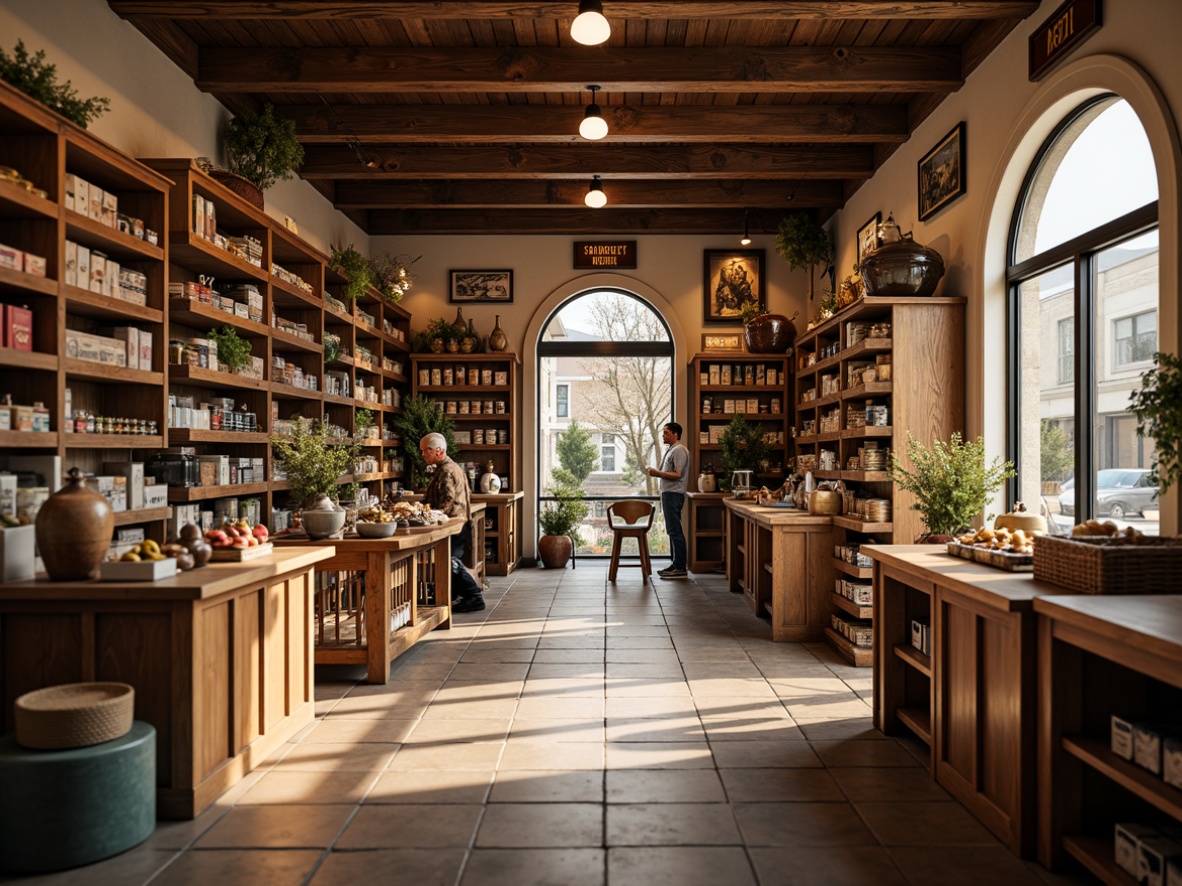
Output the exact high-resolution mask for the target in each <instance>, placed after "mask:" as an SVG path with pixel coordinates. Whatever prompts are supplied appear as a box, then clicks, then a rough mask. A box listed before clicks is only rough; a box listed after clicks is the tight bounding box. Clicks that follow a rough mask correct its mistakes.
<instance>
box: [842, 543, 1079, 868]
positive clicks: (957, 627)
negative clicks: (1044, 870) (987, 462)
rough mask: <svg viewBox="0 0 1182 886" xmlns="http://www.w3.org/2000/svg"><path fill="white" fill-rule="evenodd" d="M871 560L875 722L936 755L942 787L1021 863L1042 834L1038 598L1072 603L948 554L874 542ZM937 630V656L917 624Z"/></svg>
mask: <svg viewBox="0 0 1182 886" xmlns="http://www.w3.org/2000/svg"><path fill="white" fill-rule="evenodd" d="M861 550H862V552H863V553H865V554H867V555H869V556H870V557H871V558H872V559H873V560H874V601H875V610H876V613H875V617H874V723H875V725H876V726H877V727H878V728H879V729H881V730H882V731H883V732H885V733H887V734H888V735H896V734H899V733H900V732H902V731H903V730H904V729H908V730H910V731H911V732H913V733H915V734H916V735H917V736H919V738H921V739H922V740H923V741H925V742H926V743H927V744H928V745H929V746H930V747H931V751H932V753H931V761H932V762H931V766H932V773H933V775H934V776H935V779H936V781H938V782H939V783H940V784H941V785H943V786H944V788H946V789H947V790H948V792H949V793H951V794H952V795H953V796H954V797H956V798H957V799H958V800H960V802H961V803H963V804H964V805H965V807H966V808H967V809H968V810H969V811H970V812H972V813H973V814H974V815H975V816H976V817H977V818H978V819H980V820H981V822H982V823H983V824H984V825H985V826H986V827H988V828H989V829H990V830H991V831H993V833H994V834H996V835H997V837H998V838H999V839H1001V840H1002V841H1003V842H1004V843H1006V845H1008V846H1009V847H1010V849H1011V850H1012V851H1013V852H1014V853H1016V854H1018V855H1023V856H1025V855H1030V854H1031V853H1032V852H1033V850H1034V837H1035V822H1036V814H1035V786H1036V782H1035V769H1034V763H1035V726H1034V724H1035V716H1036V707H1035V701H1036V685H1035V679H1036V673H1037V646H1036V636H1035V614H1034V605H1035V600H1037V599H1039V598H1041V597H1047V596H1057V595H1063V594H1070V593H1071V592H1070V591H1068V590H1067V589H1065V588H1061V587H1059V586H1057V585H1052V584H1048V583H1045V582H1035V580H1034V578H1033V577H1032V576H1031V575H1030V573H1011V572H1005V571H1003V570H999V569H994V568H992V567H990V566H985V565H983V564H980V563H974V562H971V561H969V560H962V559H960V558H957V557H952V556H949V554H948V553H947V551H946V550H945V549H944V548H943V547H942V546H939V545H866V546H863V547H862V549H861ZM913 619H917V620H920V621H927V622H929V624H930V634H929V636H930V644H929V653H930V654H928V655H925V654H923V653H922V652H921V651H920V650H919V649H918V648H916V647H914V646H913V645H912V643H911V634H912V620H913Z"/></svg>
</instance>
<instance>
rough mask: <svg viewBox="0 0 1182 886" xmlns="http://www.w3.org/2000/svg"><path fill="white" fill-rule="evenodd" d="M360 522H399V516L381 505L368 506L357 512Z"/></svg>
mask: <svg viewBox="0 0 1182 886" xmlns="http://www.w3.org/2000/svg"><path fill="white" fill-rule="evenodd" d="M357 522H358V523H397V522H398V518H397V517H395V516H394V514H392V513H391V512H390V511H387V510H385V509H383V508H381V507H374V508H367V509H366V510H364V511H360V512H358V514H357Z"/></svg>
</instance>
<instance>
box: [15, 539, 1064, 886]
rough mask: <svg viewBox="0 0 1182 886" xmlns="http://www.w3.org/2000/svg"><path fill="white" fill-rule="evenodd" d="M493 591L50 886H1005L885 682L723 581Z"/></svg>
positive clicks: (327, 690)
mask: <svg viewBox="0 0 1182 886" xmlns="http://www.w3.org/2000/svg"><path fill="white" fill-rule="evenodd" d="M624 576H625V577H624V578H623V579H622V580H621V581H620V582H618V583H617V584H616V585H611V584H608V583H607V581H606V568H604V567H600V566H598V565H596V564H592V563H586V562H580V563H579V564H578V566H577V568H576V569H573V570H572V569H567V570H566V571H563V572H554V571H544V570H521V571H518V572H516V573H514V574H513V575H512V576H510V577H508V578H504V579H494V580H493V589H492V591H491V592H490V593H489V594H488V595H487V600H488V602H489V608H488V609H487V610H485V611H484V612H481V613H475V614H470V615H460V616H457V626H456V627H455V628H454V629H453V630H451V631H449V632H444V631H438V632H436V633H435V634H433V635H432V636H431V637H430V639H429V641H427V642H424V643H422V644H420V645H419V646H418V647H417V648H416V649H414V650H412V651H411V652H410V653H409V654H407V655H406V656H404V657H403V658H402V659H400V660H399V661H398V662H397V663H396V666H395V669H394V671H393V673H392V675H391V678H390V682H389V683H388V684H386V685H384V686H371V685H368V684H366V683H364V682H358V681H359V680H361V679H362V678H363V676H364V674H363V672H359V671H358V670H353V669H351V670H348V671H345V670H341V669H318V671H317V698H318V703H317V721H316V723H314V724H313V725H311V726H309V727H308V728H307V729H306V730H305V731H304V732H303V733H302V734H301V735H300V736H298V738H297V740H296V741H294V742H293V743H291V744H289V745H287V746H286V747H285V748H284V749H283V752H282V753H280V754H277V755H276V758H275V759H274V760H272V761H269V762H268V763H267V764H266V765H264V766H263V767H261V768H260V769H258V770H256V771H255V772H253V773H251V775H250V776H249V777H248V778H247V779H246V780H245V781H244V782H243V783H241V784H240V785H238V786H237V787H236V788H235V789H234V790H233V791H231V792H230V793H229V794H227V795H226V796H225V797H223V798H222V799H221V800H220V801H219V802H218V803H217V804H216V806H215V807H214V808H212V809H210V810H208V811H207V812H206V813H205V814H204V815H202V816H201V817H200V818H199V819H197V820H196V821H193V822H182V823H161V825H160V827H159V828H158V829H157V831H156V833H155V834H154V835H153V836H152V837H151V838H150V839H149V840H148V841H147V842H146V843H145V844H143V845H142V846H140V847H137V848H136V849H133V850H131V851H129V852H127V853H124V854H123V855H121V856H119V857H117V858H115V859H111V860H109V861H106V862H103V863H100V864H96V865H90V866H88V867H86V868H82V869H79V870H76V871H70V872H66V873H63V874H58V875H54V876H47V877H38V878H26V879H22V880H19V881H18V882H21V883H52V884H74V883H77V884H88V886H95V884H120V886H123V884H138V883H148V882H150V883H152V884H154V886H157V884H159V886H164V884H202V886H208V884H236V883H249V884H252V886H255V884H259V886H261V884H283V886H286V884H301V883H313V884H315V886H325V884H337V883H341V884H351V883H356V882H374V883H390V884H414V886H428V884H447V886H454V884H463V886H494V884H512V886H528V884H562V886H583V884H588V886H592V884H604V883H608V884H611V886H629V884H637V886H661V884H676V886H696V884H710V886H742V884H756V883H759V884H808V886H820V884H825V886H841V884H851V886H854V884H858V886H861V884H874V886H892V884H908V883H910V884H924V886H936V884H940V886H942V884H951V883H956V884H958V886H974V884H1005V886H1040V884H1046V883H1066V882H1073V881H1068V880H1064V879H1061V878H1054V877H1052V876H1051V875H1049V874H1047V873H1046V872H1045V871H1044V870H1042V869H1041V868H1039V867H1038V866H1037V865H1034V864H1031V863H1024V862H1021V861H1019V860H1017V859H1015V858H1014V857H1013V856H1012V855H1011V854H1010V853H1009V852H1008V851H1007V850H1006V849H1005V848H1003V847H1002V846H1001V845H1000V844H999V843H998V842H997V841H996V840H995V839H994V838H993V837H992V836H991V835H990V834H989V833H988V832H987V831H986V830H985V829H984V828H983V827H982V826H981V825H980V824H978V823H977V821H976V820H975V819H973V818H972V816H970V815H969V814H968V813H967V812H965V811H964V809H963V808H962V807H961V806H960V805H959V804H957V803H955V802H954V801H952V799H951V798H950V797H949V795H948V794H946V793H945V792H944V791H943V790H942V789H941V788H939V787H938V786H936V784H935V783H934V782H933V781H932V780H931V778H930V777H929V775H928V773H927V770H926V769H925V768H924V766H923V765H921V760H925V761H926V753H927V750H926V748H925V747H924V746H922V745H919V744H917V743H910V742H901V741H896V740H894V739H890V738H886V737H884V736H882V735H881V734H880V733H878V732H876V731H875V730H874V729H873V727H872V725H871V721H870V706H869V702H870V697H871V673H870V670H869V669H854V668H849V667H845V666H844V665H842V664H840V663H839V662H838V660H837V659H836V658H835V657H834V656H833V654H832V653H831V652H829V651H828V649H827V648H826V647H824V646H817V645H801V644H793V643H772V642H770V641H769V640H768V629H767V626H766V624H764V623H763V622H761V621H759V620H757V619H756V618H755V617H754V616H752V615H751V613H750V611H749V610H748V609H747V608H746V606H745V605H744V603H743V601H742V599H741V598H740V597H738V596H736V595H732V594H730V593H728V592H727V591H726V590H725V588H724V587H723V583H722V580H721V578H720V577H717V576H704V577H692V578H691V579H690V580H689V581H668V582H662V581H659V580H658V581H657V582H656V585H655V586H653V585H651V584H648V585H644V586H641V584H640V583H639V580H638V575H637V573H636V572H635V571H634V570H629V571H627V572H626V573H624Z"/></svg>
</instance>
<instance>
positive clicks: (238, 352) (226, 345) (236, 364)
mask: <svg viewBox="0 0 1182 886" xmlns="http://www.w3.org/2000/svg"><path fill="white" fill-rule="evenodd" d="M209 337H210V338H212V339H213V340H214V341H215V342H217V345H218V365H219V366H223V365H224V366H225V367H226V369H227V370H228V371H229V372H237V371H238V370H239V369H242V368H243V367H244V366H246V365H247V364H248V363H250V355H251V352H250V341H249V340H248V339H245V338H240V337H239V336H238V331H237V330H236V329H234V327H233V326H223V327H222V328H221V329H213V330H210V333H209Z"/></svg>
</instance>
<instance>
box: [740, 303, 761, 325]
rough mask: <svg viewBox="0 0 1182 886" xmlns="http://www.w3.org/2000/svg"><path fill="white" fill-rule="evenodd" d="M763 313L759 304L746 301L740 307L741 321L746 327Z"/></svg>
mask: <svg viewBox="0 0 1182 886" xmlns="http://www.w3.org/2000/svg"><path fill="white" fill-rule="evenodd" d="M762 313H764V311H763V309H762V308H761V307H760V306H759V302H753V301H745V302H743V303H742V304H741V305H739V319H740V320H742V321H743V325H744V326H746V325H747V324H748V323H750V322H751V321H752V320H754V319H755V318H756V317H758V316H759V315H760V314H762Z"/></svg>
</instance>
